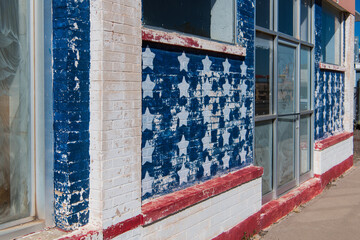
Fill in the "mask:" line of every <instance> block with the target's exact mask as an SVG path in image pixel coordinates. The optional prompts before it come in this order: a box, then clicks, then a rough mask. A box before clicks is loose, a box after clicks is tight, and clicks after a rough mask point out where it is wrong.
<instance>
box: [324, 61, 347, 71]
mask: <svg viewBox="0 0 360 240" xmlns="http://www.w3.org/2000/svg"><path fill="white" fill-rule="evenodd" d="M319 67H320V69H323V70H331V71H337V72H345V67H344V66H338V65H334V64H329V63H319Z"/></svg>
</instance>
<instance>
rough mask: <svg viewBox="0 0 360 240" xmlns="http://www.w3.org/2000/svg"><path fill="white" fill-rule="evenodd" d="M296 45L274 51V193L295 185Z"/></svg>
mask: <svg viewBox="0 0 360 240" xmlns="http://www.w3.org/2000/svg"><path fill="white" fill-rule="evenodd" d="M296 59H297V48H296V46H291V45H285V44H279V45H278V51H277V66H278V67H277V107H278V119H277V141H276V143H277V157H276V166H277V167H276V171H277V173H276V184H277V193H278V194H281V193H282V192H285V191H287V190H288V189H290V188H292V187H294V186H295V185H296V175H297V174H296V170H297V168H296V156H297V154H296V153H297V151H298V147H297V136H298V134H297V127H296V126H297V124H298V116H299V114H298V112H297V110H298V109H297V71H296V64H297V61H296Z"/></svg>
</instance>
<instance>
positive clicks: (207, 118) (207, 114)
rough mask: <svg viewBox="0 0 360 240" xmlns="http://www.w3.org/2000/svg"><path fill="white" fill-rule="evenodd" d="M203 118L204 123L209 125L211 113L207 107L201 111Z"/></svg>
mask: <svg viewBox="0 0 360 240" xmlns="http://www.w3.org/2000/svg"><path fill="white" fill-rule="evenodd" d="M203 117H204V123H211V111H210V110H209V107H205V110H204V111H203Z"/></svg>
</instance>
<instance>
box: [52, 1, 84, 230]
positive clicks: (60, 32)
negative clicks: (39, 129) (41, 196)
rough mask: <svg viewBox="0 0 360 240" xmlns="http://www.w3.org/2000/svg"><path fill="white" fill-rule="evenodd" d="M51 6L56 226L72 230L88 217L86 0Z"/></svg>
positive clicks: (54, 2) (53, 3) (60, 2)
mask: <svg viewBox="0 0 360 240" xmlns="http://www.w3.org/2000/svg"><path fill="white" fill-rule="evenodd" d="M52 6H53V9H52V10H53V42H52V44H53V96H54V100H53V101H54V102H53V112H54V126H53V127H54V138H55V141H54V152H55V153H54V161H55V162H54V188H55V195H54V196H55V203H54V206H55V214H54V215H55V224H56V226H57V227H59V228H61V229H64V230H67V231H69V230H74V229H76V228H78V227H80V226H83V225H85V224H87V223H88V221H89V173H90V155H89V144H90V143H89V121H90V112H89V101H90V100H89V99H90V98H89V96H90V95H89V84H90V81H89V69H90V2H89V0H83V1H76V0H57V1H52Z"/></svg>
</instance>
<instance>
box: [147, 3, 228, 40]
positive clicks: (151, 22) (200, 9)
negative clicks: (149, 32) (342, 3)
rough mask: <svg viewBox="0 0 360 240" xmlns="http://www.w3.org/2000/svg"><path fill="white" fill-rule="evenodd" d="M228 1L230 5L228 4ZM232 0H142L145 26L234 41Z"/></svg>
mask: <svg viewBox="0 0 360 240" xmlns="http://www.w3.org/2000/svg"><path fill="white" fill-rule="evenodd" d="M229 3H230V4H229ZM234 5H235V3H234V1H233V0H230V1H229V0H199V1H191V0H181V1H167V0H143V1H142V7H143V22H144V24H145V25H148V26H153V27H160V28H165V29H169V30H174V31H179V32H183V33H189V34H193V35H197V36H201V37H205V38H211V39H214V40H218V41H223V42H231V43H232V42H234V39H235V37H234V32H235V30H234V23H235V14H234Z"/></svg>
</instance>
